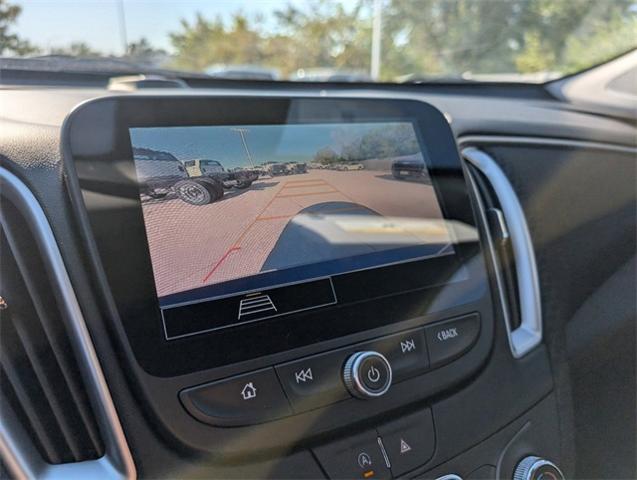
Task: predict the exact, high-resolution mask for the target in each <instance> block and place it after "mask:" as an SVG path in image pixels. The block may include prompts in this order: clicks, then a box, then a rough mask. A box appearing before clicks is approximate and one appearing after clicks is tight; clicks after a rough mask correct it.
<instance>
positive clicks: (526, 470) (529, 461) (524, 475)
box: [513, 456, 564, 480]
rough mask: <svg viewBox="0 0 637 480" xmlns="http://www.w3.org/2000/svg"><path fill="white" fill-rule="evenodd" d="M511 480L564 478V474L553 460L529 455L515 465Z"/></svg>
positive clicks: (555, 479) (553, 479)
mask: <svg viewBox="0 0 637 480" xmlns="http://www.w3.org/2000/svg"><path fill="white" fill-rule="evenodd" d="M513 480H564V474H562V472H561V471H560V469H559V468H557V466H556V465H555V464H554V463H553V462H550V461H548V460H545V459H543V458H540V457H535V456H530V457H526V458H524V459H522V460H521V461H520V463H518V465H517V467H515V473H514V474H513Z"/></svg>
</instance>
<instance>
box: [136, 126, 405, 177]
mask: <svg viewBox="0 0 637 480" xmlns="http://www.w3.org/2000/svg"><path fill="white" fill-rule="evenodd" d="M397 126H402V127H407V128H410V129H412V130H411V132H413V127H412V126H411V124H406V123H391V124H379V123H360V124H348V125H334V124H332V125H327V124H323V125H321V124H314V125H292V126H291V125H284V126H280V125H259V126H243V127H242V128H244V129H246V130H247V132H246V142H247V144H248V148H249V149H250V152H251V154H252V157H253V160H254V163H255V165H256V164H262V163H265V162H289V161H298V162H311V161H312V160H313V159H314V156H315V154H316V153H317V151H319V150H321V149H322V148H326V147H328V148H332V149H333V150H334V151H335V152H336V153H339V154H340V153H341V150H342V147H343V146H344V145H347V144H349V143H350V142H352V141H354V140H356V139H358V138H361V137H362V136H364V135H365V134H367V133H370V132H375V131H378V130H379V129H380V130H387V129H389V128H395V127H397ZM412 136H414V134H413V133H412ZM414 141H415V137H414ZM131 143H132V145H133V146H134V147H139V148H150V149H153V150H161V151H165V152H169V153H172V154H173V155H174V156H176V157H177V159H179V160H181V161H185V160H193V159H204V158H205V159H210V160H217V161H219V162H221V163H222V164H223V166H224V167H225V168H234V167H240V166H249V163H248V161H247V158H246V152H245V149H244V147H243V144H242V143H241V138H240V136H239V133H238V132H236V131H234V130H232V127H167V128H133V129H131Z"/></svg>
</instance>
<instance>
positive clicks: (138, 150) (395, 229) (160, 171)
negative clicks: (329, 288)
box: [130, 122, 453, 301]
mask: <svg viewBox="0 0 637 480" xmlns="http://www.w3.org/2000/svg"><path fill="white" fill-rule="evenodd" d="M130 137H131V144H132V152H133V157H134V161H135V168H136V172H137V179H138V182H139V188H140V198H141V204H142V211H143V216H144V222H145V226H146V231H147V237H148V242H149V248H150V256H151V261H152V266H153V271H154V277H155V283H156V287H157V293H158V296H159V297H160V301H161V300H162V298H166V297H169V296H171V295H173V294H176V293H179V292H190V291H192V292H196V294H193V295H194V296H193V299H196V298H213V297H216V296H222V295H230V294H235V293H241V292H245V291H249V290H250V289H256V288H264V287H267V286H274V285H283V284H286V283H293V282H302V281H304V280H311V279H312V278H319V277H330V276H334V275H339V274H343V273H347V272H351V271H355V270H360V269H368V268H375V267H380V266H383V265H388V264H394V263H400V262H407V261H413V260H415V259H422V258H426V257H430V256H436V255H445V254H449V253H452V252H453V248H452V246H451V243H452V242H451V238H450V234H449V231H448V230H447V228H446V227H445V223H444V221H443V218H442V212H441V209H440V205H439V203H438V200H437V197H436V193H435V190H434V188H433V186H432V184H431V179H430V176H429V172H428V170H427V167H426V163H425V158H424V154H423V152H422V150H421V148H420V144H419V141H418V138H417V136H416V132H415V130H414V127H413V125H412V123H410V122H373V123H352V124H335V123H331V124H289V125H242V126H180V127H152V128H132V129H130ZM182 297H183V296H182Z"/></svg>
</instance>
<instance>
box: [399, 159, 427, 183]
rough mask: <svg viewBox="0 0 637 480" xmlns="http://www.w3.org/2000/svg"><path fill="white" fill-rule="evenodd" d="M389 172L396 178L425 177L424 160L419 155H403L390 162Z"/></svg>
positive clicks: (420, 178) (419, 178)
mask: <svg viewBox="0 0 637 480" xmlns="http://www.w3.org/2000/svg"><path fill="white" fill-rule="evenodd" d="M391 173H392V175H393V176H394V178H396V179H398V180H405V179H418V180H422V179H425V178H427V170H426V168H425V161H424V160H423V159H422V157H420V156H410V157H403V158H400V159H397V160H394V161H393V162H392V164H391Z"/></svg>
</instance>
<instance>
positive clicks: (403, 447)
mask: <svg viewBox="0 0 637 480" xmlns="http://www.w3.org/2000/svg"><path fill="white" fill-rule="evenodd" d="M409 451H411V447H410V446H409V444H408V443H407V442H405V441H404V440H403V439H402V438H401V439H400V453H401V454H403V453H407V452H409Z"/></svg>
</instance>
